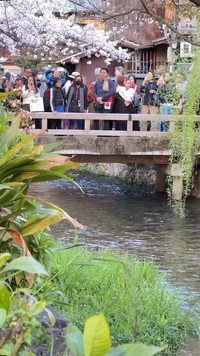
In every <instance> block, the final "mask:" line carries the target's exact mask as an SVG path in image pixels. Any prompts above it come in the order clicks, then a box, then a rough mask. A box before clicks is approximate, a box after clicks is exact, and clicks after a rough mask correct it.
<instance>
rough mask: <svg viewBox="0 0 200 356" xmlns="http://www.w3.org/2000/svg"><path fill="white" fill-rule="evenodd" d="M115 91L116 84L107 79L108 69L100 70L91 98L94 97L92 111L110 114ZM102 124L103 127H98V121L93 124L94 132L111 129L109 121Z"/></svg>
mask: <svg viewBox="0 0 200 356" xmlns="http://www.w3.org/2000/svg"><path fill="white" fill-rule="evenodd" d="M115 90H116V83H115V82H114V81H113V80H112V79H110V78H109V77H108V69H107V68H101V71H100V77H99V79H98V80H97V81H96V82H95V84H94V90H93V96H94V100H95V101H94V109H95V112H96V113H103V114H105V113H107V114H109V113H111V112H112V104H113V97H114V94H115ZM102 123H103V127H102V126H100V123H99V121H97V120H96V121H95V122H94V128H95V130H99V128H100V129H104V130H109V129H111V128H112V127H111V124H112V122H110V121H109V120H105V121H104V122H103V121H102Z"/></svg>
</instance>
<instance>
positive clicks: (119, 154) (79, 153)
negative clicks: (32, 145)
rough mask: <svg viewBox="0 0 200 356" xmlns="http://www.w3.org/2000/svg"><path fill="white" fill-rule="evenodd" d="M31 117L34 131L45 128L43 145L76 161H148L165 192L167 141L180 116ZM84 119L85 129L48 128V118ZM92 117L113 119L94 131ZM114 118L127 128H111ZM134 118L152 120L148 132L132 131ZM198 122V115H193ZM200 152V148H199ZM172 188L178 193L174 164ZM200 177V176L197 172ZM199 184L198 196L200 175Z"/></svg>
mask: <svg viewBox="0 0 200 356" xmlns="http://www.w3.org/2000/svg"><path fill="white" fill-rule="evenodd" d="M31 116H32V117H33V118H35V119H36V118H37V119H40V120H41V129H40V130H38V129H35V130H34V132H40V131H45V133H46V134H45V135H42V136H39V137H38V142H40V143H42V144H48V143H54V142H58V143H59V146H58V148H56V151H57V152H58V153H60V154H63V155H67V156H71V157H72V160H74V161H77V162H87V163H89V162H92V163H100V162H105V163H125V164H134V163H138V164H151V165H153V167H154V168H155V170H156V173H157V182H156V189H157V191H165V189H166V174H167V172H168V163H169V157H170V150H169V142H170V136H171V133H172V132H173V130H174V123H175V121H176V120H177V119H180V116H174V115H142V114H139V115H138V114H137V115H136V114H96V113H57V112H55V113H44V112H35V113H31ZM69 119H72V120H84V130H78V129H76V130H74V129H71V130H70V129H67V130H64V129H49V130H48V121H49V120H69ZM95 120H98V121H104V120H109V121H111V122H113V129H112V130H94V129H93V123H94V121H95ZM116 121H126V123H127V130H126V131H118V130H115V129H114V123H116ZM134 121H140V122H143V123H144V122H147V121H148V122H149V121H150V122H151V125H152V128H153V129H154V130H151V131H133V123H134ZM163 121H164V122H166V121H167V122H168V123H169V131H167V132H160V131H157V130H156V127H157V122H163ZM196 121H197V122H198V123H199V122H200V116H197V117H196ZM198 151H199V150H198ZM196 156H197V162H198V163H200V161H199V159H200V153H199V152H196ZM173 172H174V173H173V174H174V187H175V190H176V191H179V193H178V194H179V196H180V195H181V188H180V187H181V180H182V178H181V173H180V170H179V168H178V167H177V165H176V166H174V167H173ZM196 177H200V175H196ZM196 180H197V185H198V187H197V188H195V189H196V191H197V192H198V193H196V196H199V197H200V178H198V179H196Z"/></svg>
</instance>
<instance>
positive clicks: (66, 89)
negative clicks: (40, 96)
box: [63, 72, 80, 95]
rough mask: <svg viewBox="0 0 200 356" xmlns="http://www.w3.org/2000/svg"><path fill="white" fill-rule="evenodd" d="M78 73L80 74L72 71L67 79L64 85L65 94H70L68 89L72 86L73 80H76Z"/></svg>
mask: <svg viewBox="0 0 200 356" xmlns="http://www.w3.org/2000/svg"><path fill="white" fill-rule="evenodd" d="M77 75H80V73H79V72H72V74H69V75H68V77H67V80H66V82H65V84H64V86H63V89H64V91H65V95H67V94H68V90H69V88H70V86H71V85H72V83H73V81H74V78H75V77H77Z"/></svg>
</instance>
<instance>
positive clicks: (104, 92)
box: [0, 66, 187, 131]
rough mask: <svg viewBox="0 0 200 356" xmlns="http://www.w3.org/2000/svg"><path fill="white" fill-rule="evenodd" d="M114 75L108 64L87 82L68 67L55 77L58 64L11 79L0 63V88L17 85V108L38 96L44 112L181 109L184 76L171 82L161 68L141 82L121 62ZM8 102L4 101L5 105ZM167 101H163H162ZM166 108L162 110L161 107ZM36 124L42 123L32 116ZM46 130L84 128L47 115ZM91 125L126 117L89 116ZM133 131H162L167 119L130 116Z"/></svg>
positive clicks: (110, 124)
mask: <svg viewBox="0 0 200 356" xmlns="http://www.w3.org/2000/svg"><path fill="white" fill-rule="evenodd" d="M114 75H115V76H114V77H112V78H111V77H109V73H108V69H107V68H96V69H95V71H94V81H93V82H92V83H89V85H88V83H87V81H86V78H85V77H84V76H82V75H81V74H80V73H79V72H72V73H71V74H69V73H68V72H67V71H66V72H65V75H64V76H62V77H61V76H60V72H59V70H58V68H57V67H54V68H49V69H47V70H37V72H35V73H34V72H33V71H32V69H31V68H29V67H26V68H24V71H23V74H21V76H18V77H17V78H16V79H15V80H13V78H12V76H11V74H10V73H9V72H8V71H7V72H5V71H4V68H3V67H2V66H1V67H0V92H7V91H13V90H17V94H16V99H17V102H18V105H19V106H20V108H21V109H23V110H26V111H30V104H31V100H32V99H33V98H37V97H41V98H43V104H44V111H46V112H72V113H78V112H80V113H84V112H90V113H102V114H106V113H115V114H126V113H127V114H139V113H141V114H147V115H148V114H158V113H161V114H171V113H172V109H173V107H174V105H176V107H177V108H178V109H179V113H182V112H183V110H184V102H185V91H186V87H187V80H186V78H185V77H184V76H183V75H182V74H179V76H177V78H176V81H175V80H174V79H173V77H172V75H171V73H169V72H165V73H162V74H160V75H159V76H158V77H157V78H156V77H154V73H153V72H151V71H149V72H148V73H147V74H146V76H145V78H144V80H143V82H142V85H141V86H139V85H138V84H137V81H136V78H135V76H134V75H133V74H130V75H124V68H123V67H122V66H117V67H115V73H114ZM6 105H7V106H8V107H9V106H10V103H9V101H7V102H5V106H6ZM166 105H167V106H166ZM166 110H167V111H166ZM36 128H41V122H40V120H36ZM48 128H49V129H56V128H57V129H81V130H83V129H84V120H74V119H69V120H58V119H55V120H53V119H51V120H48ZM91 129H95V130H112V129H113V130H126V129H127V122H126V121H119V120H116V121H113V120H112V121H111V120H107V119H106V118H105V120H99V121H98V120H94V121H91ZM133 130H135V131H139V130H145V131H148V130H152V131H155V130H157V131H167V130H168V122H163V121H162V122H157V123H154V122H153V123H151V121H139V120H138V121H133Z"/></svg>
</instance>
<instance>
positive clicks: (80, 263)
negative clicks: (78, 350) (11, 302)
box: [36, 247, 194, 355]
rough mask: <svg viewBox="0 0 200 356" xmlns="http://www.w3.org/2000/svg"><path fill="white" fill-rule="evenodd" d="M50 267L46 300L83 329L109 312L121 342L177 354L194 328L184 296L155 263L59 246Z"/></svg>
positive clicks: (43, 295)
mask: <svg viewBox="0 0 200 356" xmlns="http://www.w3.org/2000/svg"><path fill="white" fill-rule="evenodd" d="M50 269H51V277H50V278H49V280H48V279H46V280H45V283H44V285H43V286H42V287H40V289H39V296H40V298H44V299H45V300H47V301H49V302H50V303H51V304H52V305H53V306H54V307H56V308H57V309H59V310H60V311H61V312H62V313H63V314H65V315H66V316H67V317H68V318H69V320H70V321H71V322H72V323H73V324H75V325H76V326H78V327H79V328H80V329H81V330H82V331H83V327H84V323H85V320H86V319H87V318H88V317H91V316H92V315H95V314H98V313H103V314H104V316H105V318H106V320H107V322H108V324H109V327H110V332H111V336H112V344H113V345H115V346H116V345H119V344H124V343H132V342H134V343H135V342H142V343H145V344H148V345H156V346H161V347H162V346H165V345H167V347H166V349H165V351H163V352H164V354H165V355H172V354H173V353H174V351H175V350H177V348H178V346H179V344H180V341H181V340H183V339H184V338H185V337H186V335H187V334H189V333H192V332H194V319H192V318H193V316H192V312H190V311H186V310H184V309H183V308H181V305H182V302H183V301H182V299H181V298H179V296H178V295H177V293H176V292H175V291H174V290H172V289H170V288H169V285H168V284H167V280H166V277H164V276H163V274H161V273H160V272H159V269H158V268H157V267H156V266H155V264H154V263H153V262H151V261H144V262H139V260H138V259H137V258H136V257H134V256H128V255H125V254H121V253H117V252H113V251H108V250H100V251H96V252H95V251H93V252H92V251H89V250H85V249H83V247H76V248H73V249H68V250H66V249H64V248H63V249H62V248H59V249H58V250H54V252H53V253H52V254H51V258H50ZM53 276H54V277H53ZM36 289H37V288H36Z"/></svg>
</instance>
